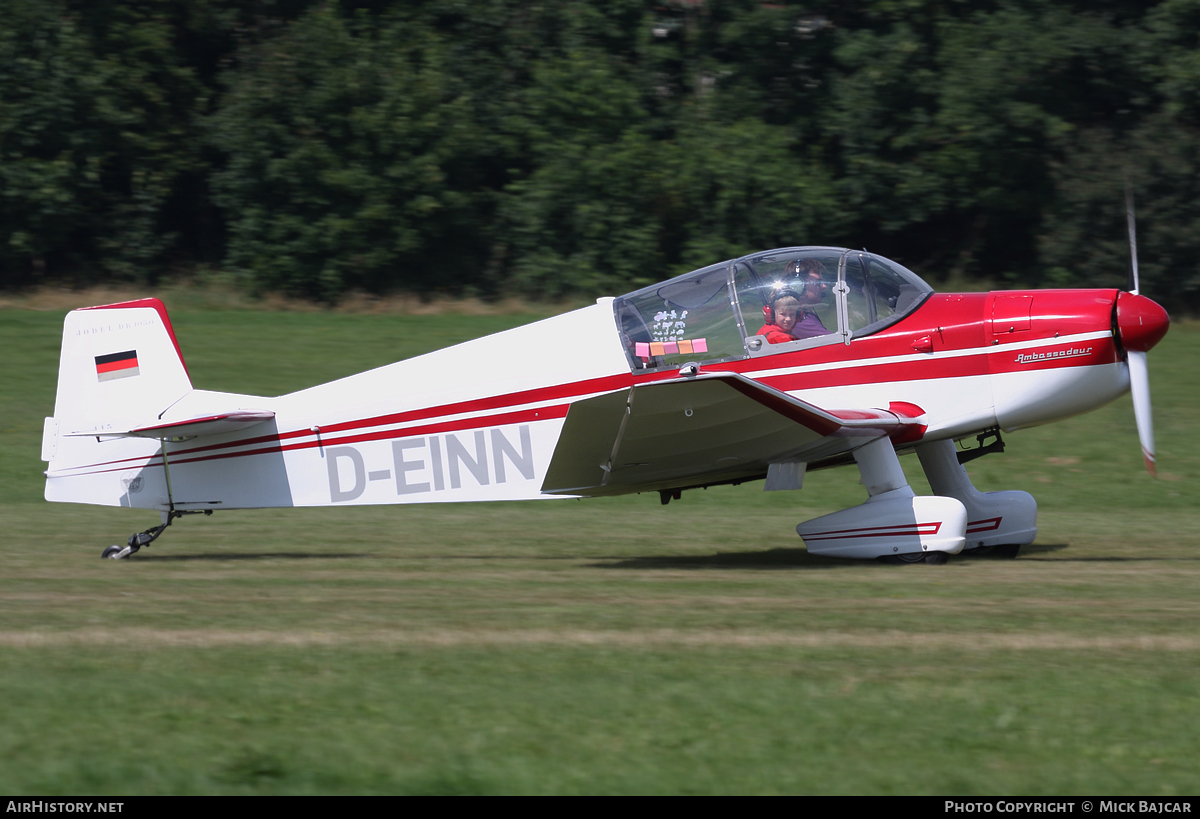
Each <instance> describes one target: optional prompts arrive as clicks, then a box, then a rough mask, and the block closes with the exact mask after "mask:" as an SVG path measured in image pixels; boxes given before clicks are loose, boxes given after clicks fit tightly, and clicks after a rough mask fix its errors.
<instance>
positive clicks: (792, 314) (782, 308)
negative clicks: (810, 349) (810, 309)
mask: <svg viewBox="0 0 1200 819" xmlns="http://www.w3.org/2000/svg"><path fill="white" fill-rule="evenodd" d="M768 298H769V299H770V303H769V304H768V305H767V306H766V307H764V308H763V313H764V314H765V316H766V319H767V323H766V324H764V325H763V326H762V327H760V328H759V330H758V335H760V336H765V337H766V339H767V343H768V344H784V343H786V342H788V341H795V340H796V336H794V335H792V330H793V329H794V328H795V326H796V321H797V319H799V318H800V294H799V293H797V292H796V291H795V290H792V289H791V288H790V287H778V288H776V289H774V290H772V291H771V295H770V296H768Z"/></svg>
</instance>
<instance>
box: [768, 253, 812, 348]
mask: <svg viewBox="0 0 1200 819" xmlns="http://www.w3.org/2000/svg"><path fill="white" fill-rule="evenodd" d="M824 272H825V267H824V265H822V264H821V263H820V262H819V261H817V260H816V259H804V260H798V261H794V262H792V263H791V264H789V265H788V267H787V270H786V271H785V275H787V276H788V277H789V278H793V281H790V282H787V283H784V282H783V281H780V282H776V284H775V286H774V287H773V288H772V289H771V291H770V293H769V295H768V296H767V306H766V307H764V308H763V314H764V315H765V316H766V319H767V323H766V324H764V325H763V326H762V328H761V329H760V330H759V331H758V335H760V336H766V339H767V343H768V344H783V343H785V342H788V341H796V340H797V339H802V338H815V337H817V336H823V335H825V334H827V333H828V332H829V330H828V329H827V328H826V327H825V325H824V324H823V323H822V322H821V319H820V317H818V316H817V314H816V313H814V312H813V309H814V308H815V307H816V305H818V304H820V303H821V302H822V301H823V300H824V298H825V292H826V291H827V290H828V289H829V285H827V284H826V283H825V281H824V275H823V274H824Z"/></svg>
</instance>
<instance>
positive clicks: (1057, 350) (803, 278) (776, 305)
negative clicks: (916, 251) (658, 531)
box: [42, 247, 1168, 563]
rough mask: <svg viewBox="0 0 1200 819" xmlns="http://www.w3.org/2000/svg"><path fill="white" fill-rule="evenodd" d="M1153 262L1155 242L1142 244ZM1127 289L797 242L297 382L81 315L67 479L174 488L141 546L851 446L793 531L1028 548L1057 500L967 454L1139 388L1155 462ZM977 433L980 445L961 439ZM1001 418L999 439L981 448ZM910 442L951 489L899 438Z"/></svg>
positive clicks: (824, 461) (806, 457)
mask: <svg viewBox="0 0 1200 819" xmlns="http://www.w3.org/2000/svg"><path fill="white" fill-rule="evenodd" d="M1135 258H1136V256H1135ZM1134 270H1135V278H1134V279H1133V281H1132V283H1131V287H1130V291H1131V292H1128V291H1123V290H1117V289H1095V290H1029V291H1009V292H990V293H951V294H939V293H935V292H934V291H933V289H932V288H930V287H929V286H928V285H927V284H926V283H925V282H923V281H922V280H921V279H920V278H918V277H917V276H916V275H915V274H914V273H912V272H911V271H909V270H907V269H905V268H904V267H902V266H901V265H899V264H897V263H895V262H892V261H889V260H887V259H885V258H883V257H881V256H877V255H875V254H872V253H868V252H866V251H857V250H847V249H841V248H831V247H792V248H783V249H778V250H770V251H766V252H761V253H754V254H751V255H748V256H744V257H741V258H738V259H734V260H731V261H725V262H721V263H719V264H714V265H711V266H709V267H705V268H702V269H700V270H696V271H694V272H692V273H688V274H686V275H683V276H679V277H677V278H674V279H671V280H670V281H666V282H662V283H659V284H655V285H653V286H651V287H646V288H643V289H640V290H637V291H635V292H632V293H628V294H626V295H624V296H620V297H619V298H603V299H600V300H598V301H597V302H596V304H594V305H591V306H588V307H585V308H583V309H581V310H575V311H573V312H570V313H566V314H563V315H560V316H557V317H555V318H549V319H546V320H544V321H539V322H536V323H534V324H530V325H527V326H524V327H519V328H516V329H513V330H508V331H506V332H502V333H498V334H496V335H492V336H488V337H486V338H481V339H477V340H475V341H468V342H466V343H465V344H459V345H457V346H454V347H450V348H447V349H444V350H439V351H437V352H432V353H429V354H427V355H422V356H419V357H417V358H413V359H409V360H406V361H400V362H398V363H395V364H391V365H388V366H386V367H381V368H379V369H375V370H371V371H369V372H365V373H362V374H359V375H354V376H351V377H349V378H343V379H341V380H339V381H334V382H331V383H328V384H323V385H320V386H316V387H312V388H310V389H305V390H301V391H300V392H295V393H292V394H290V395H283V396H279V397H275V398H268V397H260V396H252V395H234V394H228V393H219V392H208V391H205V390H198V389H194V388H193V387H192V383H191V380H190V378H189V376H188V371H187V367H186V366H185V364H184V359H183V355H182V353H181V351H180V349H179V345H178V343H177V342H176V339H175V334H174V332H173V331H172V329H171V322H170V319H169V318H168V316H167V311H166V309H165V308H164V307H163V304H162V303H161V302H160V301H158V300H157V299H143V300H140V301H131V302H125V303H121V304H109V305H104V306H101V307H89V308H84V309H79V310H75V311H73V312H71V313H70V314H68V315H67V318H66V321H65V325H64V329H63V343H62V357H61V362H60V366H59V374H58V393H57V399H56V403H55V409H54V417H52V418H47V419H46V422H45V429H44V434H43V439H42V458H43V460H45V461H47V462H48V463H49V468H48V469H47V471H46V499H47V500H49V501H65V502H73V503H91V504H102V505H108V506H127V507H132V508H138V509H156V510H158V511H159V512H161V514H162V523H161V525H159V526H155V527H153V528H151V529H148V530H146V531H144V532H140V533H138V534H135V535H133V536H132V537H130V538H129V541H128V543H127V544H126V545H125V546H110V547H108V548H107V549H105V550H104V553H103V554H104V557H112V558H118V559H119V558H124V557H127V556H129V555H130V554H133V553H134V552H137V551H138V550H139V549H140V548H141V547H143V546H146V545H147V544H149V543H150V542H151V541H153V540H154V539H155V538H157V537H158V536H159V535H161V534H162V532H163V531H164V530H165V529H166V527H167V526H169V525H170V524H171V523H172V522H173V521H174V520H175V519H177V518H178V517H180V516H182V515H189V514H199V513H204V514H211V513H212V512H213V511H216V510H225V509H248V508H263V507H284V506H353V505H359V504H404V503H431V502H445V501H489V500H533V499H543V498H566V497H581V496H604V495H619V494H625V493H631V492H658V493H660V496H661V500H662V502H663V503H667V502H669V501H670V500H671V499H673V498H679V496H680V493H681V492H682V491H684V490H686V489H692V488H697V487H707V486H712V485H716V484H737V483H742V482H745V481H753V480H763V479H765V489H767V490H787V489H799V488H801V485H802V483H803V480H804V475H805V473H806V471H807V470H811V469H819V468H825V467H831V466H839V465H843V464H845V465H848V464H851V463H853V464H856V465H857V467H858V470H859V472H860V473H861V475H862V483H863V484H864V485H865V487H866V493H867V499H866V501H865V502H863V503H862V504H860V505H858V506H855V507H852V508H850V509H844V510H842V511H839V512H835V513H833V514H829V515H824V516H822V517H818V518H816V519H814V520H809V521H806V522H804V523H801V524H800V525H799V526H797V532H798V534H799V535H800V537H801V538H803V540H804V543H805V546H806V548H807V549H808V551H809V552H811V553H813V554H819V555H831V556H837V557H844V558H860V559H874V558H880V559H884V560H885V561H887V562H927V563H942V562H945V560H946V557H947V555H952V554H957V553H960V552H962V551H963V550H964V549H966V550H972V551H978V552H980V553H985V552H988V551H992V552H994V553H997V554H1003V555H1008V556H1015V555H1016V553H1017V551H1018V550H1019V549H1020V547H1021V546H1022V545H1025V544H1029V543H1031V542H1033V539H1034V537H1035V536H1036V534H1037V523H1036V521H1037V503H1036V501H1035V500H1034V499H1033V497H1032V496H1031V495H1029V494H1027V493H1025V492H1020V491H1003V492H980V491H978V490H976V489H975V487H974V486H973V485H972V484H971V481H970V479H969V478H968V476H967V472H966V470H965V468H964V467H963V465H962V463H963V462H964V461H966V460H968V459H969V458H970V457H972V456H977V455H979V454H985V453H988V452H994V451H999V450H1002V449H1003V442H1002V440H1001V438H1000V432H1001V430H1003V431H1005V432H1007V431H1011V430H1016V429H1020V428H1022V427H1029V426H1033V425H1036V424H1043V423H1046V422H1050V421H1054V420H1056V419H1060V418H1065V417H1067V416H1071V415H1076V414H1078V413H1082V412H1087V411H1088V410H1091V409H1094V408H1096V407H1099V406H1101V405H1102V404H1105V403H1107V402H1109V401H1111V400H1113V399H1114V398H1116V397H1117V396H1119V395H1121V394H1122V393H1124V392H1125V391H1126V390H1128V389H1130V388H1131V386H1132V392H1133V400H1134V406H1135V411H1136V418H1137V426H1138V432H1139V437H1140V440H1141V445H1142V449H1143V453H1144V456H1145V460H1146V465H1147V468H1148V469H1150V471H1151V472H1152V473H1153V470H1154V442H1153V432H1152V426H1151V416H1150V399H1149V381H1148V376H1147V370H1146V353H1147V351H1148V350H1149V349H1150V348H1151V347H1153V346H1154V345H1155V344H1156V343H1157V342H1158V341H1159V340H1160V339H1161V338H1162V337H1163V335H1164V334H1165V333H1166V331H1167V327H1168V317H1167V314H1166V312H1165V311H1164V310H1163V309H1162V308H1161V307H1160V306H1159V305H1158V304H1156V303H1155V302H1153V301H1151V300H1150V299H1148V298H1147V297H1145V296H1142V295H1139V294H1138V293H1137V287H1136V262H1135V265H1134ZM971 438H975V439H978V442H979V446H978V447H976V448H974V449H971V450H968V451H966V452H959V451H958V450H957V448H956V446H955V442H956V441H961V440H964V439H971ZM986 441H991V443H987V444H985V442H986ZM911 451H915V452H916V453H917V456H918V458H919V459H920V463H921V466H922V468H923V469H924V471H925V474H926V476H927V477H928V479H929V483H930V486H931V487H932V489H933V491H934V493H936V494H934V495H932V496H917V495H915V493H914V492H913V490H912V489H911V488H910V486H909V484H908V482H907V480H906V479H905V476H904V473H903V471H902V470H901V467H900V463H899V460H898V458H897V456H898V455H899V454H902V453H906V452H911Z"/></svg>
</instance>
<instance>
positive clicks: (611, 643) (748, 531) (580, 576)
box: [0, 305, 1200, 795]
mask: <svg viewBox="0 0 1200 819" xmlns="http://www.w3.org/2000/svg"><path fill="white" fill-rule="evenodd" d="M184 306H185V307H186V306H187V305H184ZM63 312H64V311H62V310H57V311H54V310H50V311H38V310H28V309H5V310H0V343H2V344H3V345H4V349H5V351H6V354H5V355H4V356H3V358H0V453H2V454H0V521H2V522H3V526H4V530H5V534H6V535H7V537H6V539H5V544H4V546H3V553H2V554H3V559H4V563H3V569H0V792H4V793H9V794H17V793H40V794H84V793H93V794H139V793H149V794H162V793H356V792H358V793H597V792H603V793H632V792H637V793H729V792H739V793H740V792H753V793H872V794H891V793H896V794H930V793H932V794H1094V795H1102V794H1143V795H1177V794H1196V793H1197V792H1200V772H1198V771H1197V765H1196V760H1197V759H1200V730H1198V729H1200V686H1198V685H1197V682H1196V681H1197V679H1198V678H1200V595H1198V594H1197V589H1198V588H1200V560H1198V556H1200V516H1198V514H1197V510H1198V508H1200V506H1198V501H1200V444H1198V443H1197V441H1196V439H1195V438H1194V437H1193V436H1192V433H1193V432H1194V431H1195V430H1196V429H1197V423H1198V421H1200V409H1198V403H1200V402H1198V400H1197V399H1198V398H1200V387H1198V385H1197V381H1196V376H1195V374H1196V373H1197V372H1198V371H1200V325H1197V324H1195V323H1187V322H1184V323H1177V325H1176V326H1175V327H1173V328H1172V331H1171V333H1170V334H1169V335H1168V336H1167V338H1166V339H1165V341H1164V342H1163V343H1162V344H1161V345H1160V346H1159V347H1158V348H1156V349H1155V350H1154V351H1153V353H1152V354H1151V364H1150V366H1151V379H1152V387H1153V391H1154V402H1155V404H1154V406H1155V421H1156V429H1157V437H1158V442H1159V464H1160V480H1157V481H1154V480H1151V479H1150V478H1149V476H1147V475H1146V474H1145V472H1144V471H1143V470H1142V468H1141V464H1140V460H1141V458H1140V454H1139V450H1138V445H1137V436H1136V432H1135V429H1134V424H1133V417H1132V410H1131V407H1130V404H1129V400H1128V398H1123V399H1120V400H1118V401H1117V402H1115V403H1113V404H1111V405H1109V406H1108V407H1105V408H1103V409H1101V410H1099V411H1097V412H1095V413H1092V414H1091V415H1088V416H1084V417H1081V418H1076V419H1071V420H1068V421H1065V422H1062V423H1060V424H1056V425H1053V426H1047V427H1041V428H1037V429H1031V430H1026V431H1022V432H1019V433H1015V434H1013V435H1011V436H1009V437H1008V438H1007V439H1006V440H1007V443H1008V452H1007V453H1006V454H1004V455H1000V456H989V457H986V458H983V459H981V460H979V461H976V462H973V463H972V464H971V467H970V469H971V472H972V475H973V477H974V479H975V481H976V484H977V485H978V486H979V487H980V488H981V489H985V490H990V489H1002V488H1004V489H1007V488H1016V489H1026V490H1028V491H1030V492H1032V493H1034V494H1035V495H1036V496H1037V498H1038V500H1039V504H1040V517H1039V525H1040V536H1039V538H1038V541H1037V543H1035V544H1034V546H1033V547H1031V548H1029V549H1027V550H1026V552H1025V553H1023V554H1022V556H1021V557H1020V558H1019V559H1017V560H1015V561H990V560H979V559H975V560H968V559H953V558H952V559H951V562H950V563H949V564H948V565H946V566H941V567H931V566H915V567H888V566H880V565H876V564H873V563H855V562H838V561H833V560H828V559H820V558H815V557H809V556H808V555H807V553H806V552H805V551H804V549H803V547H802V544H801V543H800V541H799V539H798V538H797V537H796V536H795V533H794V527H795V524H796V523H797V522H799V521H800V520H804V519H806V518H808V517H811V516H814V515H817V514H822V513H825V512H829V511H833V510H834V509H837V508H840V507H842V506H846V505H850V504H853V503H857V502H859V501H860V500H861V499H862V498H863V497H864V494H863V492H862V489H861V487H859V486H857V480H858V475H857V472H856V471H855V470H852V469H850V470H832V471H825V472H818V473H813V474H811V475H809V476H808V477H807V479H806V482H805V488H804V490H803V491H802V492H799V493H788V492H776V493H764V492H762V491H761V487H760V485H758V484H753V485H746V486H742V487H737V488H729V487H726V488H720V489H716V488H714V489H711V490H707V491H695V492H688V493H685V494H684V497H683V499H682V500H681V501H677V502H673V503H671V504H670V505H669V506H667V507H662V506H660V505H659V503H658V498H657V496H656V495H645V496H632V497H625V498H615V499H604V500H590V501H574V500H567V501H557V502H547V503H527V504H480V505H470V506H457V505H431V506H413V507H406V508H400V507H379V508H358V509H324V510H320V509H317V510H292V511H282V510H280V511H266V512H229V513H224V514H217V515H214V516H213V517H211V518H202V519H186V520H184V521H182V522H180V523H178V524H176V525H175V526H173V527H172V529H171V530H170V531H169V532H168V533H167V534H166V535H165V536H164V537H163V538H162V539H161V540H160V541H158V542H156V543H155V544H154V545H153V546H152V547H150V548H149V549H145V550H143V551H142V552H141V553H140V554H139V555H138V556H137V557H136V558H135V559H133V560H130V561H123V562H113V561H102V560H99V559H98V558H99V554H100V550H101V549H102V548H103V547H104V546H105V545H107V544H109V543H116V542H119V541H120V542H123V541H124V539H125V538H126V537H127V536H128V535H129V534H130V533H131V532H133V531H135V530H137V529H141V528H145V527H146V526H149V525H152V524H154V523H156V522H157V515H154V514H147V513H145V512H135V511H130V510H114V509H107V508H98V507H82V506H67V505H58V504H55V505H51V504H47V503H45V502H43V501H42V500H41V493H42V478H41V469H42V468H44V465H43V464H41V462H40V461H39V460H38V454H39V443H40V436H41V424H42V418H43V417H44V416H46V415H49V414H50V413H51V411H52V409H53V400H54V386H55V372H56V368H57V355H58V344H59V333H60V331H61V321H62V316H63ZM172 317H173V319H174V321H175V324H176V329H177V332H178V336H179V340H180V343H181V345H182V347H183V351H184V355H185V357H186V358H187V360H188V366H189V369H190V371H191V374H192V377H193V381H194V382H195V383H196V385H197V386H200V387H203V388H206V389H214V390H229V391H235V392H248V393H259V394H276V393H280V392H286V391H290V390H293V389H297V388H300V387H304V386H308V385H310V384H313V383H318V382H321V381H325V380H328V379H330V378H334V377H338V376H341V375H346V374H349V373H351V372H355V371H358V370H362V369H366V368H368V367H373V366H378V365H381V364H384V363H388V362H390V361H393V360H396V359H399V358H403V357H406V356H409V355H413V354H416V353H419V352H423V351H425V350H428V349H433V348H436V347H440V346H444V345H445V344H448V343H452V342H454V341H458V340H462V339H464V338H468V337H471V336H474V335H482V334H484V333H487V332H492V331H495V330H498V329H502V328H503V327H506V326H510V325H512V324H515V323H520V322H522V321H526V320H529V318H530V316H529V315H524V316H521V315H507V316H505V315H478V316H469V317H451V316H445V315H442V316H437V315H432V316H425V315H410V316H401V315H346V314H333V313H288V312H266V311H256V310H252V309H241V310H227V311H221V310H214V309H202V305H201V306H193V307H192V308H191V309H184V310H180V311H173V314H172ZM905 461H906V463H905V466H906V469H908V470H909V474H910V476H911V477H912V479H913V483H914V486H915V487H916V488H917V489H918V491H922V488H921V485H922V483H923V482H922V480H921V479H920V477H919V471H917V463H916V461H915V459H905ZM925 491H927V490H925Z"/></svg>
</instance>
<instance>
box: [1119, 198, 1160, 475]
mask: <svg viewBox="0 0 1200 819" xmlns="http://www.w3.org/2000/svg"><path fill="white" fill-rule="evenodd" d="M1125 222H1126V224H1127V225H1128V227H1129V287H1128V288H1127V289H1128V291H1129V292H1127V293H1120V294H1118V296H1117V305H1116V313H1117V322H1116V323H1117V331H1118V334H1119V336H1120V339H1119V341H1120V345H1121V347H1123V348H1124V349H1125V354H1126V360H1127V361H1128V362H1129V391H1130V392H1131V393H1132V394H1133V417H1134V419H1135V420H1136V421H1137V430H1138V441H1139V442H1140V443H1141V445H1142V458H1143V459H1144V460H1145V462H1146V471H1147V472H1149V473H1150V475H1151V476H1153V477H1157V474H1156V472H1155V460H1154V416H1153V413H1152V412H1151V409H1150V370H1149V368H1148V367H1147V364H1146V353H1147V352H1148V351H1149V350H1150V348H1151V347H1153V346H1154V345H1155V344H1157V343H1158V342H1159V341H1160V340H1161V339H1162V337H1163V336H1164V335H1166V334H1167V328H1168V326H1170V323H1171V319H1170V317H1169V316H1167V311H1166V310H1164V309H1162V307H1160V306H1159V305H1158V304H1157V303H1155V302H1153V301H1151V300H1150V299H1148V298H1146V297H1145V296H1143V295H1140V294H1139V293H1138V289H1139V287H1138V266H1137V226H1136V220H1135V218H1134V213H1133V193H1132V191H1131V190H1130V188H1129V180H1128V179H1126V180H1125Z"/></svg>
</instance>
